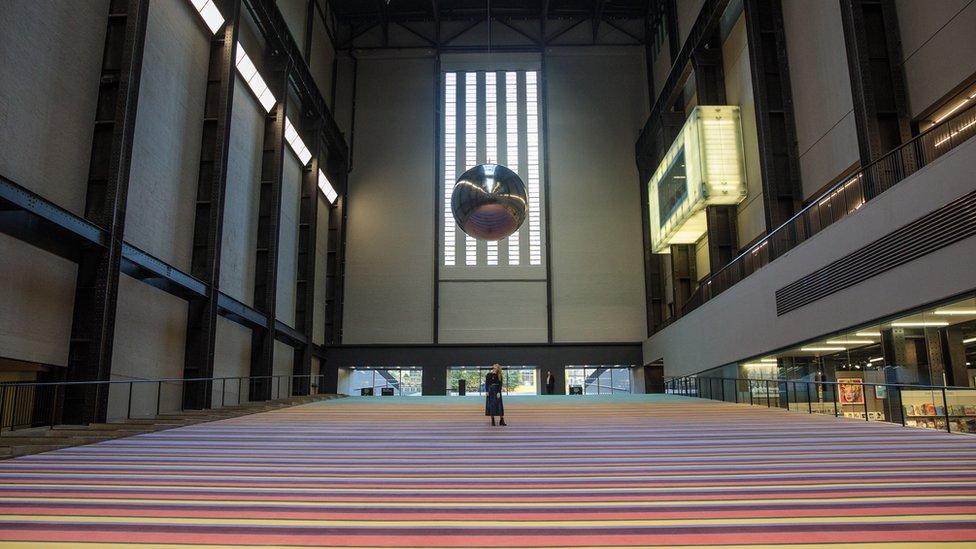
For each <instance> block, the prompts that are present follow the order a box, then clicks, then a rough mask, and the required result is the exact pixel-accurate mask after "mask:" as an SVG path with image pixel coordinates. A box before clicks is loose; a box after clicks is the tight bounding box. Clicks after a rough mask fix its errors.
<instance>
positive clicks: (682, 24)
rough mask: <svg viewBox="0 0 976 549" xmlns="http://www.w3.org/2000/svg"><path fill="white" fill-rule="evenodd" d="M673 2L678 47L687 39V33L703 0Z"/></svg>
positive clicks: (696, 16) (693, 23) (678, 0)
mask: <svg viewBox="0 0 976 549" xmlns="http://www.w3.org/2000/svg"><path fill="white" fill-rule="evenodd" d="M675 4H676V6H675V7H676V8H677V12H678V48H681V47H682V46H684V44H685V40H687V39H688V33H690V32H691V28H692V27H693V26H694V25H695V20H696V19H698V14H699V12H701V8H702V5H703V4H705V0H676V1H675Z"/></svg>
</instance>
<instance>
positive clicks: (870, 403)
mask: <svg viewBox="0 0 976 549" xmlns="http://www.w3.org/2000/svg"><path fill="white" fill-rule="evenodd" d="M665 392H667V393H670V394H676V395H685V396H693V397H698V398H707V399H711V400H721V401H724V402H735V403H740V404H751V405H754V406H766V407H767V408H784V409H786V410H790V411H794V412H796V411H798V412H804V413H808V414H825V415H833V416H834V417H848V418H856V419H864V420H866V421H884V422H888V423H898V424H901V425H903V426H907V427H922V428H928V429H938V430H943V431H948V432H950V433H976V389H971V388H968V387H943V386H938V385H908V384H902V383H872V382H856V383H855V382H851V381H801V380H785V379H745V378H723V377H699V376H688V377H681V378H672V379H669V380H666V381H665Z"/></svg>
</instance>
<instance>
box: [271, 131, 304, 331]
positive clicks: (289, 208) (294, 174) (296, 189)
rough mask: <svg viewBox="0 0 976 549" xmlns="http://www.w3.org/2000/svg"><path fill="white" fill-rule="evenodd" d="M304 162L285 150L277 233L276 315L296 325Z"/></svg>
mask: <svg viewBox="0 0 976 549" xmlns="http://www.w3.org/2000/svg"><path fill="white" fill-rule="evenodd" d="M302 174H303V169H302V165H301V164H299V161H298V158H297V157H296V156H295V155H294V154H292V151H291V149H288V150H287V151H285V165H284V173H283V174H282V178H281V221H280V223H281V229H280V232H279V236H278V281H277V288H276V290H277V291H276V296H275V316H276V317H277V319H278V320H280V321H282V322H284V323H285V324H287V325H289V326H292V327H294V326H295V303H296V299H297V294H296V280H297V274H298V216H299V209H300V208H301V199H302V196H301V185H302Z"/></svg>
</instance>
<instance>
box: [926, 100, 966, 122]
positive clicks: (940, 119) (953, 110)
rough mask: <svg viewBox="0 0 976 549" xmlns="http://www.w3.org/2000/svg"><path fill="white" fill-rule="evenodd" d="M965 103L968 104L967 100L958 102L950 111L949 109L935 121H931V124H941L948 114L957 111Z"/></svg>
mask: <svg viewBox="0 0 976 549" xmlns="http://www.w3.org/2000/svg"><path fill="white" fill-rule="evenodd" d="M966 103H969V98H967V99H963V100H962V101H960V102H959V104H958V105H956V106H955V107H952V108H951V109H949V111H948V112H946V113H943V115H942V116H940V117H938V118H936V119H935V120H933V122H935V123H936V124H938V123H939V122H942V121H943V120H945V119H946V117H948V116H949V115H950V114H952V113H954V112H956V111H958V110H959V108H960V107H962V106H963V105H965V104H966Z"/></svg>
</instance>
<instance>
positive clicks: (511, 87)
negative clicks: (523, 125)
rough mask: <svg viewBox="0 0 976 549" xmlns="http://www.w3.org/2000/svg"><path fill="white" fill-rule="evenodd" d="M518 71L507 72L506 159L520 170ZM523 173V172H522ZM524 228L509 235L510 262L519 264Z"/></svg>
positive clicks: (512, 166) (509, 165) (509, 164)
mask: <svg viewBox="0 0 976 549" xmlns="http://www.w3.org/2000/svg"><path fill="white" fill-rule="evenodd" d="M518 111H519V107H518V73H516V72H506V73H505V134H506V137H505V142H506V146H507V148H508V151H507V153H506V156H505V161H506V162H507V163H508V167H509V168H511V169H512V170H513V171H515V172H520V171H521V169H520V167H519V124H518ZM520 175H521V174H520ZM521 234H522V230H521V229H519V230H518V231H515V233H513V234H512V235H511V236H509V237H508V264H509V265H518V264H519V263H520V260H521V257H520V256H521V246H519V239H520V238H521Z"/></svg>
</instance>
